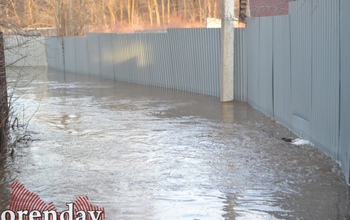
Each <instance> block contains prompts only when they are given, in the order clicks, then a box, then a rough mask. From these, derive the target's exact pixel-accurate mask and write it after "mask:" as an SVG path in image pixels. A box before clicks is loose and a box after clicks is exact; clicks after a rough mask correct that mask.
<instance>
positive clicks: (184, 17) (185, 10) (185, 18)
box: [183, 0, 187, 22]
mask: <svg viewBox="0 0 350 220" xmlns="http://www.w3.org/2000/svg"><path fill="white" fill-rule="evenodd" d="M186 2H187V0H184V12H183V20H184V21H185V22H186V21H187V7H186V5H187V3H186Z"/></svg>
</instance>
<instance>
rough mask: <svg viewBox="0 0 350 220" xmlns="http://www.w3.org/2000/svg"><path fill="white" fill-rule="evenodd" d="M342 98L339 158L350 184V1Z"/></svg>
mask: <svg viewBox="0 0 350 220" xmlns="http://www.w3.org/2000/svg"><path fill="white" fill-rule="evenodd" d="M340 8H341V9H340V10H341V13H340V14H341V18H340V30H341V35H340V39H341V49H340V51H341V53H340V54H341V66H340V74H341V81H340V82H341V85H340V88H341V94H340V95H341V96H340V140H339V156H338V159H339V161H340V162H341V165H342V168H343V170H344V173H345V176H346V179H347V181H348V183H349V182H350V135H349V134H350V96H349V95H350V86H349V85H350V62H349V61H350V41H349V36H350V1H349V0H341V6H340Z"/></svg>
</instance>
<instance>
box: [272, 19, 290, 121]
mask: <svg viewBox="0 0 350 220" xmlns="http://www.w3.org/2000/svg"><path fill="white" fill-rule="evenodd" d="M273 21H274V22H273V42H274V45H273V75H274V76H273V88H274V115H275V118H276V120H277V121H278V122H280V123H281V124H283V125H285V126H286V127H288V128H291V120H292V119H291V117H292V111H291V88H290V85H291V75H290V68H291V67H290V19H289V15H287V16H277V17H274V19H273Z"/></svg>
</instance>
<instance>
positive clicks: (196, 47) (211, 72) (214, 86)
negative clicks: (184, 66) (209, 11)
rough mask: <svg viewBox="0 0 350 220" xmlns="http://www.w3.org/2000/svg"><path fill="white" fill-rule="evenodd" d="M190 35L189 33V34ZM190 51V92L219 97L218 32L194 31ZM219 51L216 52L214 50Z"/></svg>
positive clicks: (208, 30) (202, 29) (201, 29)
mask: <svg viewBox="0 0 350 220" xmlns="http://www.w3.org/2000/svg"><path fill="white" fill-rule="evenodd" d="M189 34H190V35H191V33H189ZM194 34H195V35H194V36H193V44H192V50H193V51H194V53H195V55H194V57H193V58H194V62H193V65H194V67H195V68H194V69H195V72H194V74H193V75H192V74H191V75H192V76H193V77H194V78H193V85H194V87H192V91H193V92H196V93H201V94H205V95H211V96H219V75H220V68H218V66H219V65H220V61H221V60H220V59H219V58H220V57H218V56H216V54H217V53H219V51H220V49H219V48H220V32H219V31H218V29H216V28H214V29H212V28H210V29H205V28H197V29H194ZM215 47H216V48H218V49H219V50H217V49H216V48H215Z"/></svg>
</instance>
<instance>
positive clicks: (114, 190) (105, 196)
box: [0, 69, 349, 220]
mask: <svg viewBox="0 0 350 220" xmlns="http://www.w3.org/2000/svg"><path fill="white" fill-rule="evenodd" d="M18 71H19V69H16V70H15V72H18ZM24 71H25V74H24V75H23V76H21V77H20V83H17V85H16V89H15V94H16V96H19V97H18V99H17V100H16V102H15V103H16V108H17V109H24V110H25V111H24V114H23V115H22V113H21V114H20V117H22V118H24V119H26V120H28V119H30V118H31V120H30V123H29V126H28V131H29V132H30V133H31V135H32V138H33V139H34V141H33V142H31V143H30V144H29V146H21V145H18V146H17V147H16V151H15V154H14V156H13V158H11V157H9V158H8V159H7V160H5V161H3V162H2V163H1V164H0V166H1V167H0V181H1V182H2V184H1V185H0V210H4V209H5V207H6V206H7V205H8V203H9V200H10V186H9V184H10V182H12V181H19V182H21V183H23V184H24V185H25V186H26V187H27V188H28V189H29V190H31V191H33V192H35V193H37V194H39V195H40V196H41V198H43V199H44V201H45V202H50V201H52V202H54V204H55V205H56V207H58V209H59V210H63V209H65V208H66V206H65V203H68V202H73V201H74V199H75V198H76V197H77V196H85V195H87V196H89V198H90V201H91V202H92V203H93V204H94V205H98V206H102V207H105V209H106V216H107V219H108V220H117V219H138V220H146V219H150V220H153V219H162V220H163V219H189V220H194V219H201V220H204V219H209V220H211V219H348V218H349V214H348V213H349V201H348V199H349V187H348V186H347V185H346V183H345V180H344V176H343V175H342V173H341V170H340V169H339V166H338V164H337V163H335V162H334V161H332V160H331V159H330V158H328V157H327V156H325V155H324V154H322V153H321V152H320V151H318V150H317V149H315V148H312V147H308V146H303V147H295V146H293V145H290V144H288V143H285V142H283V141H281V138H282V137H286V136H287V137H289V136H292V134H291V133H289V132H288V131H287V130H286V129H285V128H283V127H282V126H280V125H278V124H276V123H275V122H273V121H271V120H270V119H268V118H267V117H265V116H263V115H262V114H261V113H259V112H257V111H255V110H254V109H252V108H251V107H249V106H248V105H247V104H245V103H241V102H234V103H224V104H223V103H220V102H219V100H217V99H212V98H210V97H207V96H202V95H196V94H190V93H185V92H177V91H172V90H165V89H161V88H152V87H145V86H142V85H134V84H128V83H114V82H112V81H107V80H101V79H97V78H94V77H88V76H84V75H75V74H64V73H62V72H55V71H52V70H49V71H47V70H46V69H24ZM10 72H11V71H10V70H8V74H9V75H11V76H12V77H10V80H9V81H10V85H12V86H14V84H13V81H14V74H13V71H12V73H10ZM33 75H35V77H33ZM11 82H12V84H11ZM34 113H35V114H34Z"/></svg>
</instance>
